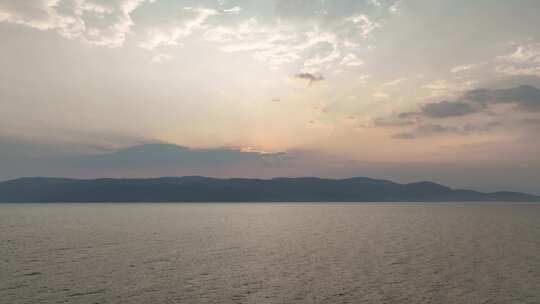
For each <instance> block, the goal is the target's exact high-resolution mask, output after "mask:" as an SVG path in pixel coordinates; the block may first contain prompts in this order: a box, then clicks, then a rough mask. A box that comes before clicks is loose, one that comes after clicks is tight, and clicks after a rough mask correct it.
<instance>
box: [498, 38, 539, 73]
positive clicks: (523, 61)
mask: <svg viewBox="0 0 540 304" xmlns="http://www.w3.org/2000/svg"><path fill="white" fill-rule="evenodd" d="M499 60H500V64H499V65H497V66H496V67H495V71H496V72H498V73H501V74H505V75H511V76H518V75H532V76H537V77H540V43H531V44H525V45H519V46H517V48H516V49H515V51H514V52H512V53H510V54H506V55H503V56H499Z"/></svg>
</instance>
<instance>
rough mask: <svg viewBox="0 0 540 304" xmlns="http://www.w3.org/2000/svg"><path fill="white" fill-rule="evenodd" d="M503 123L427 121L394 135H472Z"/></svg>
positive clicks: (409, 136)
mask: <svg viewBox="0 0 540 304" xmlns="http://www.w3.org/2000/svg"><path fill="white" fill-rule="evenodd" d="M501 126H503V124H502V123H501V122H498V121H492V122H487V123H480V124H471V123H466V124H462V125H457V126H456V125H441V124H434V123H425V124H419V125H417V126H416V127H415V128H414V129H413V130H410V131H407V132H401V133H397V134H394V135H392V138H395V139H415V138H424V137H432V136H437V135H447V134H452V135H460V136H464V135H470V134H473V133H478V132H489V131H492V130H493V129H495V128H498V127H501Z"/></svg>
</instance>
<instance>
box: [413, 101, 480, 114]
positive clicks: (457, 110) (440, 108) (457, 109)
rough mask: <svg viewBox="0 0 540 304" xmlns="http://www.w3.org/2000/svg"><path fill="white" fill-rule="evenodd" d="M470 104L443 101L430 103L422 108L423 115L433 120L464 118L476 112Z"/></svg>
mask: <svg viewBox="0 0 540 304" xmlns="http://www.w3.org/2000/svg"><path fill="white" fill-rule="evenodd" d="M476 111H477V110H476V109H475V108H474V107H472V106H471V105H470V104H468V103H465V102H461V101H446V100H444V101H441V102H434V103H428V104H426V105H424V106H423V107H422V114H424V115H425V116H427V117H432V118H445V117H452V116H464V115H468V114H471V113H474V112H476Z"/></svg>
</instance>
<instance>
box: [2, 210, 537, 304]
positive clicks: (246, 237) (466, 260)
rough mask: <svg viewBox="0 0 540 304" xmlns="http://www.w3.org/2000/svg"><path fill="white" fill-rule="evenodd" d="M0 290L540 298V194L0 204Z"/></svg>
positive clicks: (188, 298) (28, 293)
mask: <svg viewBox="0 0 540 304" xmlns="http://www.w3.org/2000/svg"><path fill="white" fill-rule="evenodd" d="M0 303H540V204H525V203H414V204H412V203H410V204H409V203H395V204H391V203H369V204H368V203H361V204H333V203H325V204H319V203H317V204H285V203H280V204H266V203H253V204H219V203H215V204H158V203H147V204H0Z"/></svg>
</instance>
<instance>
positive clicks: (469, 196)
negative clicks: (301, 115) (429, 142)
mask: <svg viewBox="0 0 540 304" xmlns="http://www.w3.org/2000/svg"><path fill="white" fill-rule="evenodd" d="M392 201H405V202H421V201H429V202H450V201H537V202H540V197H539V196H534V195H529V194H525V193H518V192H505V191H501V192H493V193H484V192H478V191H473V190H461V189H452V188H448V187H445V186H443V185H439V184H436V183H432V182H427V181H424V182H417V183H409V184H398V183H394V182H391V181H386V180H378V179H371V178H367V177H355V178H347V179H322V178H315V177H302V178H273V179H248V178H230V179H218V178H209V177H202V176H185V177H162V178H148V179H111V178H103V179H91V180H81V179H68V178H47V177H33V178H20V179H15V180H10V181H5V182H2V183H0V202H392Z"/></svg>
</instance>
